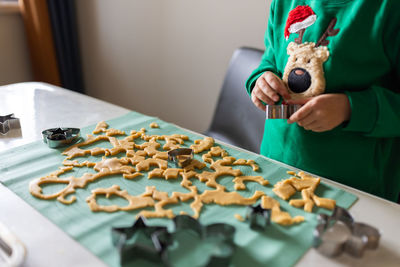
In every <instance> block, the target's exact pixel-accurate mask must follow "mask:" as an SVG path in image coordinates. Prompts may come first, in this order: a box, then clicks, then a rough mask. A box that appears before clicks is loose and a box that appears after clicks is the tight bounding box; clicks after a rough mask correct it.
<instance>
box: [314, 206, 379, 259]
mask: <svg viewBox="0 0 400 267" xmlns="http://www.w3.org/2000/svg"><path fill="white" fill-rule="evenodd" d="M318 221H319V223H318V225H317V227H316V228H315V230H314V240H313V245H314V247H315V248H316V249H317V250H318V251H319V252H320V253H321V254H323V255H325V256H328V257H335V256H338V255H340V254H342V253H343V252H346V253H347V254H350V255H351V256H353V257H362V255H363V254H364V251H365V250H366V249H376V248H377V247H378V245H379V239H380V236H381V234H380V233H379V231H378V229H376V228H374V227H372V226H370V225H367V224H364V223H358V222H354V219H353V217H352V216H351V214H350V213H349V212H348V211H347V210H346V209H343V208H341V207H339V206H336V207H335V209H334V211H333V213H332V215H330V216H329V215H326V214H320V215H319V218H318Z"/></svg>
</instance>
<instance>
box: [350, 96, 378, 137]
mask: <svg viewBox="0 0 400 267" xmlns="http://www.w3.org/2000/svg"><path fill="white" fill-rule="evenodd" d="M345 94H346V95H347V97H348V98H349V102H350V107H351V116H350V120H349V122H348V123H347V125H346V126H344V127H343V130H344V131H351V132H363V133H370V132H372V130H373V128H374V126H375V123H376V120H377V117H378V107H377V103H376V96H375V93H374V91H373V90H366V91H361V92H348V91H347V92H345Z"/></svg>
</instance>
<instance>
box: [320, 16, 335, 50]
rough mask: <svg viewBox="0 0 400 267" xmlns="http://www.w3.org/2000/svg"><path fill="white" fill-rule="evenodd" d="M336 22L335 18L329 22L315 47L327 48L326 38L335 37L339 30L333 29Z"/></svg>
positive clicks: (327, 41)
mask: <svg viewBox="0 0 400 267" xmlns="http://www.w3.org/2000/svg"><path fill="white" fill-rule="evenodd" d="M336 22H337V18H333V19H332V20H331V22H330V23H329V25H328V28H327V29H326V31H325V32H324V33H323V34H322V36H321V38H320V39H319V40H318V42H317V44H316V45H315V47H318V46H327V45H328V44H329V40H327V39H326V38H328V37H329V36H335V35H337V34H338V33H339V29H334V27H335V25H336Z"/></svg>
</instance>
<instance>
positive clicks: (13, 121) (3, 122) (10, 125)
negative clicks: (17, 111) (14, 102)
mask: <svg viewBox="0 0 400 267" xmlns="http://www.w3.org/2000/svg"><path fill="white" fill-rule="evenodd" d="M19 128H21V124H20V123H19V119H18V118H15V117H14V113H12V114H9V115H5V116H0V134H2V135H5V134H7V133H8V132H9V131H10V130H11V129H19Z"/></svg>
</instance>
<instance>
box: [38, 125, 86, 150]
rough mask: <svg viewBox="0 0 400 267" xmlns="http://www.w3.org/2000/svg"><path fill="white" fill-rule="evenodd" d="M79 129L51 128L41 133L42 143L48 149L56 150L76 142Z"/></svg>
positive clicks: (78, 137) (78, 138)
mask: <svg viewBox="0 0 400 267" xmlns="http://www.w3.org/2000/svg"><path fill="white" fill-rule="evenodd" d="M80 132H81V131H80V129H79V128H51V129H47V130H44V131H42V137H43V142H44V143H45V144H47V145H48V146H49V147H50V148H58V147H62V146H66V145H70V144H74V143H76V142H78V141H79V140H80V139H81V138H80Z"/></svg>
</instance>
